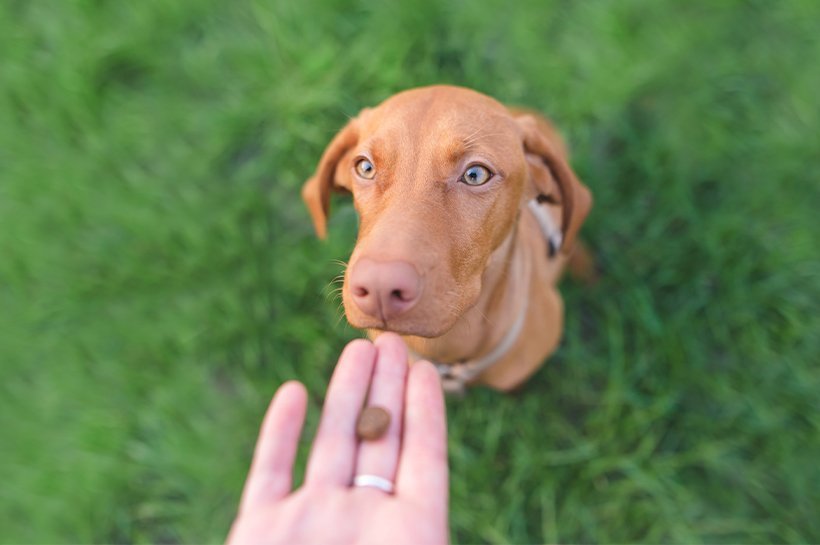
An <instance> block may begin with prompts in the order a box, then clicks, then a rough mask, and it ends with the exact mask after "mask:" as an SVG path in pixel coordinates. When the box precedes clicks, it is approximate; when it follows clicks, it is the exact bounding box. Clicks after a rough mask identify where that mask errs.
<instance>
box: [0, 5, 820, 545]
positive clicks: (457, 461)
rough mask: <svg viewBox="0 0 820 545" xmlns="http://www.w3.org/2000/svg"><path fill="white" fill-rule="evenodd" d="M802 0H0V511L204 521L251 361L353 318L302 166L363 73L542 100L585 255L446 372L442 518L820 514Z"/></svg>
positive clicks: (619, 522)
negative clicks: (567, 153) (526, 352)
mask: <svg viewBox="0 0 820 545" xmlns="http://www.w3.org/2000/svg"><path fill="white" fill-rule="evenodd" d="M818 21H820V4H818V3H817V2H815V1H813V0H805V1H791V2H759V1H725V2H712V1H708V0H698V1H691V2H643V1H620V2H609V1H590V2H566V1H559V0H553V1H545V0H537V1H535V0H524V1H521V2H516V3H514V4H509V3H507V2H502V1H500V0H481V1H480V2H479V1H476V2H465V1H461V0H446V1H432V0H419V1H417V2H413V3H409V2H408V3H402V4H399V3H389V2H386V3H382V4H377V3H372V2H356V1H352V0H303V1H301V2H285V1H279V0H274V1H260V0H235V1H231V2H218V1H215V0H195V1H194V0H192V1H186V2H172V1H168V0H141V1H139V2H117V1H102V0H96V1H95V0H85V1H83V0H70V1H65V2H47V1H38V0H30V1H24V0H6V1H5V2H2V3H0V309H1V311H0V430H2V438H0V472H1V473H0V541H2V542H3V543H35V542H49V543H58V542H165V543H176V542H209V543H210V542H220V541H221V540H223V539H224V537H225V535H226V532H227V530H228V527H229V523H230V521H231V520H232V517H233V515H234V513H235V509H236V506H237V500H238V497H239V493H240V490H241V485H242V482H243V479H244V476H245V472H246V470H247V467H248V463H249V461H250V453H251V448H252V445H253V443H254V441H255V436H256V432H257V429H258V425H259V424H260V421H261V418H262V415H263V412H264V410H265V408H266V405H267V403H268V401H269V398H270V396H271V395H272V393H273V391H274V390H275V388H276V387H277V385H279V384H280V383H282V382H283V381H284V380H286V379H291V378H298V379H299V380H301V381H303V382H305V383H306V384H307V385H308V387H309V390H310V391H311V393H312V407H311V415H310V418H309V425H308V431H307V434H306V439H305V444H304V445H303V448H302V452H301V457H300V464H303V463H304V457H305V454H306V446H307V439H309V438H310V436H311V435H312V433H313V431H314V429H315V425H316V417H317V413H318V407H319V406H320V403H321V399H322V396H323V392H324V388H325V385H326V381H327V379H328V377H329V374H330V372H331V369H332V367H333V364H334V362H335V357H336V355H337V354H338V352H339V350H340V348H341V347H342V346H343V344H344V343H345V341H346V340H348V339H350V338H352V337H354V336H357V335H358V333H357V332H356V331H354V330H352V329H350V328H349V327H348V326H346V325H345V323H344V320H342V321H339V315H338V314H337V309H336V303H335V302H334V301H332V300H330V298H329V297H328V293H329V290H328V289H327V285H328V282H329V281H330V280H331V278H332V277H333V276H334V275H335V274H337V272H338V267H337V265H334V264H333V260H334V259H344V258H345V257H346V256H347V254H348V252H349V251H350V249H351V246H352V242H353V240H354V236H355V224H356V220H355V215H354V213H353V211H352V208H351V207H350V205H349V203H345V202H344V201H339V205H337V206H336V207H335V209H334V216H333V218H332V221H331V233H332V236H331V239H330V241H329V243H320V242H318V241H316V240H315V239H314V237H313V233H312V231H311V227H310V224H309V221H308V216H307V214H306V212H305V211H304V209H303V207H302V204H301V202H300V199H299V188H300V185H301V183H302V181H303V180H304V179H305V178H306V177H307V176H308V175H309V174H310V173H311V172H312V171H313V169H314V167H315V164H316V162H317V160H318V158H319V155H320V154H321V151H322V150H323V148H324V146H325V144H326V143H327V142H328V141H329V140H330V138H331V137H332V135H333V134H334V132H335V131H336V130H337V129H338V128H339V127H340V126H341V125H342V124H343V123H344V120H345V119H346V116H350V115H355V114H356V113H357V112H358V110H359V109H360V108H362V107H364V106H367V105H372V104H375V103H377V102H379V101H381V100H382V99H384V98H386V97H387V96H389V95H390V94H392V93H394V92H397V91H399V90H402V89H405V88H408V87H414V86H419V85H424V84H430V83H439V82H446V83H455V84H461V85H465V86H469V87H473V88H475V89H478V90H480V91H483V92H485V93H488V94H491V95H493V96H495V97H497V98H499V99H500V100H502V101H505V102H508V103H515V104H524V105H528V106H531V107H535V108H538V109H541V110H542V111H544V112H545V113H547V114H548V115H550V116H551V117H553V119H555V121H556V123H557V124H558V125H559V126H560V127H561V128H562V130H563V131H564V132H565V135H566V136H567V139H568V140H569V142H570V144H571V146H572V148H573V152H574V159H573V163H574V167H575V168H576V170H577V171H578V172H579V173H580V175H581V177H582V179H584V180H585V182H586V183H587V184H588V185H589V186H590V188H591V189H592V190H593V193H594V195H595V199H596V203H595V208H594V210H593V214H592V216H591V217H590V220H589V222H588V224H587V226H586V227H585V230H584V236H585V238H586V239H587V240H588V241H589V243H590V245H591V246H592V247H593V248H594V250H595V253H596V255H597V256H598V259H599V261H600V264H601V266H602V268H603V270H604V275H603V278H602V280H601V282H600V283H599V284H598V285H596V286H594V287H591V288H587V287H581V286H578V285H575V284H573V283H572V282H569V281H567V282H565V285H564V290H563V291H564V293H565V298H566V306H567V331H566V337H565V340H564V342H563V345H562V348H561V350H560V351H559V352H558V353H557V355H556V356H554V357H553V358H552V359H551V361H550V362H549V364H548V365H546V366H545V367H544V368H543V369H542V370H541V371H540V372H539V373H538V374H537V376H536V377H535V378H534V379H533V380H532V381H530V382H529V383H528V384H527V386H526V387H525V388H524V389H523V390H522V391H521V392H519V393H518V394H516V395H510V396H502V395H498V394H496V393H493V392H489V391H485V390H474V391H472V392H471V393H470V394H469V395H468V397H467V398H466V399H464V400H463V401H454V400H450V402H449V403H448V411H449V418H450V437H451V438H450V448H451V454H450V456H451V464H452V500H451V505H452V515H451V520H452V538H453V541H454V542H489V543H507V542H516V543H524V542H527V543H530V542H544V541H546V542H616V543H623V542H655V543H658V542H670V543H672V542H674V543H696V542H714V543H717V542H727V543H736V542H745V543H768V542H790V543H800V542H820V518H818V516H817V515H818V512H820V464H818V460H820V371H818V362H819V361H820V357H818V356H820V337H819V335H818V331H820V318H818V316H819V315H820V312H818V310H820V266H819V265H818V250H820V248H818V227H817V225H818V224H817V213H818V206H820V169H818V165H817V161H818V150H820V139H819V138H818V128H820V119H819V118H820V113H818V112H820V109H818V102H817V101H818V92H820V77H819V76H820V71H818V69H817V59H818V58H820V42H818V36H820V28H818Z"/></svg>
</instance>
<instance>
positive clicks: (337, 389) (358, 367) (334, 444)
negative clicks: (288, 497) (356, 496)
mask: <svg viewBox="0 0 820 545" xmlns="http://www.w3.org/2000/svg"><path fill="white" fill-rule="evenodd" d="M375 360H376V348H375V347H374V346H373V345H372V344H371V343H370V342H369V341H365V340H364V339H357V340H355V341H353V342H351V343H349V344H348V345H347V347H345V349H344V351H343V352H342V355H341V357H340V358H339V363H338V364H337V365H336V370H335V371H334V372H333V377H332V378H331V379H330V385H329V386H328V388H327V395H326V397H325V406H324V408H323V409H322V418H321V420H320V421H319V429H318V430H317V431H316V438H315V439H314V440H313V449H312V450H311V453H310V459H309V460H308V467H307V471H306V472H305V484H306V485H316V484H332V485H339V486H348V485H349V484H350V482H351V480H352V479H353V468H354V464H355V460H356V418H357V417H358V415H359V411H360V410H361V408H362V404H363V402H364V398H365V396H366V395H367V387H368V385H369V384H370V377H371V375H372V373H373V365H374V363H375Z"/></svg>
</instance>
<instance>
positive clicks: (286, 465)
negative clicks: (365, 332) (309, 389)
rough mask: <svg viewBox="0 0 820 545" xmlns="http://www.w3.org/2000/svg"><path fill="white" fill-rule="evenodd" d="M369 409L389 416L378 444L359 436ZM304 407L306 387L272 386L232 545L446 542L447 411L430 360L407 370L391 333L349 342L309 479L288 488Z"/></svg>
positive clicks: (332, 386) (314, 450) (321, 426)
mask: <svg viewBox="0 0 820 545" xmlns="http://www.w3.org/2000/svg"><path fill="white" fill-rule="evenodd" d="M365 399H366V400H367V403H366V405H365ZM363 405H364V406H371V405H377V406H381V407H383V408H385V409H387V411H388V412H389V413H390V414H391V421H390V426H389V428H388V429H387V432H386V433H385V434H384V436H382V437H381V438H380V439H378V440H375V441H367V442H359V441H358V440H357V438H356V433H355V428H356V420H357V417H358V415H359V412H360V411H361V409H362V406H363ZM306 408H307V393H306V391H305V388H304V386H303V385H302V384H300V383H298V382H288V383H286V384H284V385H282V387H281V388H279V390H278V391H277V392H276V395H275V396H274V398H273V401H272V402H271V405H270V408H269V409H268V413H267V415H266V416H265V421H264V422H263V424H262V430H261V432H260V435H259V440H258V442H257V445H256V451H255V453H254V457H253V463H252V465H251V469H250V473H249V475H248V479H247V482H246V483H245V489H244V491H243V494H242V502H241V504H240V508H239V514H238V516H237V518H236V520H235V521H234V524H233V527H232V529H231V533H230V535H229V537H228V542H229V543H236V544H239V543H287V544H293V543H328V544H330V543H345V544H350V543H408V544H427V543H435V544H443V543H447V540H448V524H447V505H448V504H447V502H448V470H447V440H446V433H447V432H446V417H445V411H444V398H443V394H442V390H441V385H440V382H439V378H438V373H437V372H436V370H435V368H434V367H433V366H432V365H431V364H429V363H427V362H418V363H416V364H414V365H412V366H408V365H407V349H406V347H405V346H404V343H403V341H402V340H401V338H400V337H399V336H397V335H395V334H392V333H385V334H383V335H381V336H380V337H379V338H378V339H377V340H376V342H375V344H371V343H370V342H369V341H365V340H355V341H353V342H351V343H350V344H348V345H347V347H346V348H345V349H344V351H343V352H342V355H341V357H340V358H339V363H338V364H337V366H336V370H335V371H334V373H333V377H332V378H331V380H330V385H329V386H328V390H327V395H326V398H325V404H324V408H323V410H322V416H321V420H320V422H319V428H318V431H317V432H316V437H315V439H314V442H313V447H312V450H311V453H310V458H309V460H308V465H307V470H306V472H305V479H304V483H303V485H302V486H301V487H300V488H299V489H298V490H296V491H292V474H293V462H294V458H295V456H296V449H297V443H298V440H299V436H300V434H301V431H302V427H303V425H304V420H305V411H306ZM357 475H374V476H376V477H381V478H382V479H386V480H387V481H390V482H392V483H395V485H394V492H393V493H392V494H390V493H387V492H384V491H382V490H380V489H377V488H373V487H359V486H352V483H353V479H354V477H355V476H357Z"/></svg>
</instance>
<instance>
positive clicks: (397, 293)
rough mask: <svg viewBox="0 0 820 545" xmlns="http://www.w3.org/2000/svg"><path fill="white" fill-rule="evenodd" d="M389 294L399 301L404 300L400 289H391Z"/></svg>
mask: <svg viewBox="0 0 820 545" xmlns="http://www.w3.org/2000/svg"><path fill="white" fill-rule="evenodd" d="M390 296H391V297H393V298H394V299H398V300H399V301H404V293H402V291H401V290H393V291H391V292H390Z"/></svg>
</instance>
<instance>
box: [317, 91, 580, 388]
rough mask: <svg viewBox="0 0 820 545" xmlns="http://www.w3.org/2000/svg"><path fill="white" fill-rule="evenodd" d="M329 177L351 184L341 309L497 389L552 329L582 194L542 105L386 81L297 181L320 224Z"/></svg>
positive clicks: (512, 378) (452, 372)
mask: <svg viewBox="0 0 820 545" xmlns="http://www.w3.org/2000/svg"><path fill="white" fill-rule="evenodd" d="M331 190H339V191H346V192H350V193H352V194H353V202H354V206H355V208H356V211H357V212H358V214H359V218H360V227H359V237H358V241H357V243H356V247H355V249H354V250H353V255H352V256H351V257H350V262H349V265H348V267H347V270H346V272H345V279H344V286H343V290H342V297H343V301H344V308H345V314H346V315H347V319H348V321H349V322H350V323H351V324H352V325H353V326H354V327H358V328H366V329H368V330H369V333H370V335H371V336H376V335H378V333H379V332H380V331H385V330H389V331H395V332H397V333H399V334H401V335H403V336H404V339H405V341H406V342H407V344H408V346H409V347H410V349H411V352H414V353H415V354H414V357H415V358H424V359H429V360H430V361H433V362H434V363H437V366H438V367H439V370H440V372H441V373H442V376H443V378H444V384H445V387H447V388H448V389H450V390H456V389H460V388H462V387H463V386H464V385H465V384H468V383H483V384H486V385H489V386H491V387H493V388H497V389H500V390H509V389H512V388H514V387H516V386H517V385H519V384H520V383H521V382H522V381H524V380H525V379H526V378H527V377H528V376H530V375H531V374H532V373H533V372H535V370H536V369H538V367H539V366H540V365H541V364H542V362H543V361H544V359H545V358H546V357H547V356H548V355H549V354H551V353H552V352H553V351H554V350H555V348H556V346H557V345H558V342H559V340H560V337H561V331H562V328H563V302H562V300H561V296H560V294H559V293H558V290H557V287H556V286H557V283H558V280H559V277H560V275H561V271H562V270H563V268H564V267H565V265H566V263H567V260H568V257H569V255H570V252H571V250H572V246H573V242H574V240H575V237H576V234H577V232H578V229H579V228H580V226H581V223H582V222H583V221H584V218H585V217H586V216H587V214H588V213H589V210H590V207H591V205H592V198H591V196H590V193H589V191H588V190H587V188H586V187H585V186H584V185H582V184H581V182H580V181H579V180H578V178H577V177H576V176H575V174H574V173H573V171H572V170H571V169H570V167H569V165H568V163H567V153H566V150H565V148H564V145H563V143H562V141H561V139H560V137H559V136H558V135H557V133H556V132H555V130H554V129H553V128H552V127H551V125H550V124H549V123H548V122H547V121H546V120H544V119H543V118H541V117H539V116H537V115H535V114H533V113H530V112H524V111H521V110H515V109H509V108H506V107H505V106H503V105H502V104H500V103H498V102H497V101H495V100H493V99H492V98H490V97H487V96H485V95H482V94H480V93H477V92H475V91H471V90H468V89H464V88H459V87H451V86H433V87H424V88H419V89H413V90H410V91H405V92H403V93H399V94H397V95H395V96H393V97H391V98H389V99H388V100H386V101H385V102H383V103H382V104H381V105H379V106H377V107H376V108H373V109H365V110H363V111H362V112H361V113H360V114H359V116H358V117H356V118H355V119H352V120H351V121H350V122H349V123H348V124H347V126H345V127H344V128H343V129H342V131H341V132H339V134H337V135H336V137H335V138H334V139H333V141H332V142H331V143H330V145H329V146H328V148H327V149H326V150H325V152H324V155H322V158H321V160H320V162H319V166H318V169H317V171H316V174H315V175H314V176H313V177H312V178H310V179H309V180H308V181H307V182H306V183H305V185H304V188H303V189H302V196H303V198H304V200H305V202H306V203H307V206H308V208H309V209H310V213H311V216H312V218H313V222H314V225H315V227H316V232H317V233H318V235H319V236H320V237H322V238H324V237H325V235H326V229H327V216H328V213H329V208H330V192H331Z"/></svg>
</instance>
